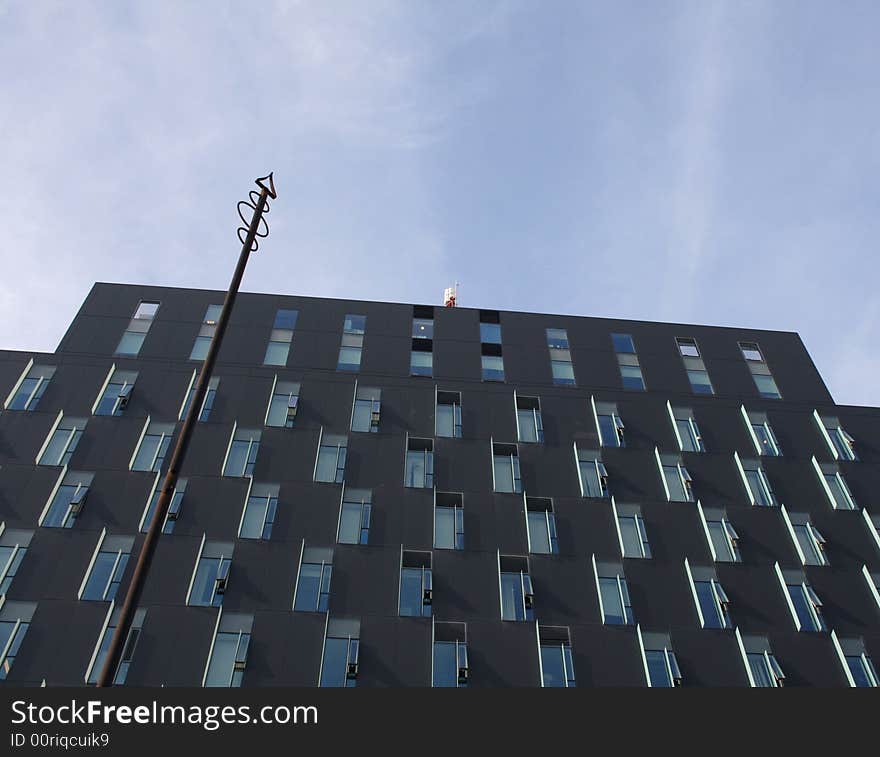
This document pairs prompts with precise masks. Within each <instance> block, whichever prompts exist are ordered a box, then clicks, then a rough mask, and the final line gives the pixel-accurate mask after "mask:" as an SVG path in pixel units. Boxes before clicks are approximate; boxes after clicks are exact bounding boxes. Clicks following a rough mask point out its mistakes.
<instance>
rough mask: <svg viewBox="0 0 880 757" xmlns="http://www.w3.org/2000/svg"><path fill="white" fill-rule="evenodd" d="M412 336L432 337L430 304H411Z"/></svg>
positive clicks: (432, 317)
mask: <svg viewBox="0 0 880 757" xmlns="http://www.w3.org/2000/svg"><path fill="white" fill-rule="evenodd" d="M412 338H413V339H433V338H434V308H433V307H432V306H431V305H413V321H412Z"/></svg>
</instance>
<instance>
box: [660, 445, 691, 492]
mask: <svg viewBox="0 0 880 757" xmlns="http://www.w3.org/2000/svg"><path fill="white" fill-rule="evenodd" d="M654 456H655V457H656V459H657V465H658V466H659V468H660V477H661V481H662V483H663V488H664V490H665V491H666V499H667V500H669V501H670V502H693V501H694V491H693V479H692V478H691V474H690V473H688V470H687V468H685V467H684V465H683V464H682V463H681V460H680V458H679V456H678V455H661V454H660V451H659V450H658V449H657V448H656V447H655V448H654Z"/></svg>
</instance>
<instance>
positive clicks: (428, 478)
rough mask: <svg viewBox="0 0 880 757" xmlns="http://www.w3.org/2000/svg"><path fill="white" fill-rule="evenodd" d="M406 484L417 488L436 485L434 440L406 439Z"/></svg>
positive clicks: (428, 487)
mask: <svg viewBox="0 0 880 757" xmlns="http://www.w3.org/2000/svg"><path fill="white" fill-rule="evenodd" d="M405 468H406V470H405V472H404V480H403V482H404V484H406V486H411V487H414V488H416V489H431V488H432V487H433V486H434V440H433V439H413V438H412V437H410V438H407V440H406V463H405Z"/></svg>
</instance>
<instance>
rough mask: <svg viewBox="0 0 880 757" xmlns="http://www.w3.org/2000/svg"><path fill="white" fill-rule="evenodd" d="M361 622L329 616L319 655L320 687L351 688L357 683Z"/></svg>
mask: <svg viewBox="0 0 880 757" xmlns="http://www.w3.org/2000/svg"><path fill="white" fill-rule="evenodd" d="M360 635H361V624H360V621H359V620H348V619H341V618H330V619H329V620H328V621H327V633H326V636H325V638H324V654H323V655H322V656H321V674H320V677H319V679H318V685H319V686H321V687H322V688H327V687H336V688H343V687H345V688H352V687H354V686H356V685H357V675H358V655H359V651H360Z"/></svg>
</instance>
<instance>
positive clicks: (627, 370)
mask: <svg viewBox="0 0 880 757" xmlns="http://www.w3.org/2000/svg"><path fill="white" fill-rule="evenodd" d="M620 376H621V378H622V379H623V386H624V388H625V389H644V388H645V380H644V379H643V378H642V369H641V368H640V367H639V366H637V365H621V366H620Z"/></svg>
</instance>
